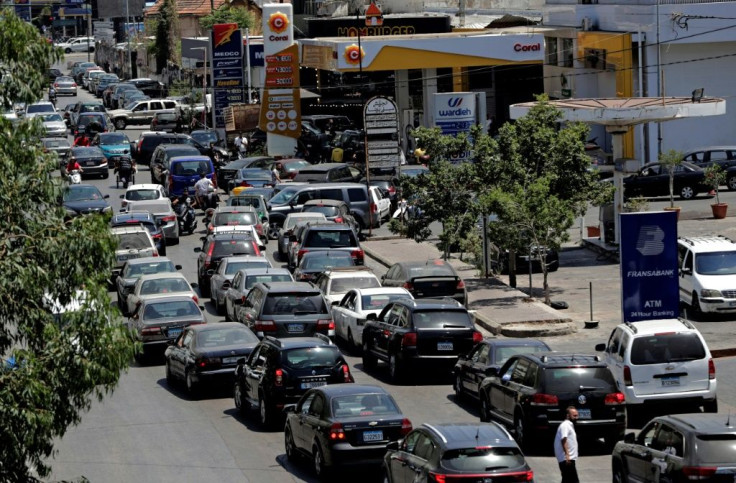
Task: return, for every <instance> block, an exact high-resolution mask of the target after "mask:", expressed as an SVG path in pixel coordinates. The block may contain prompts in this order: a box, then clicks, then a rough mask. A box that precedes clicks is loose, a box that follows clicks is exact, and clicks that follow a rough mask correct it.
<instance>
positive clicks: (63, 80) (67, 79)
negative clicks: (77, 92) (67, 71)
mask: <svg viewBox="0 0 736 483" xmlns="http://www.w3.org/2000/svg"><path fill="white" fill-rule="evenodd" d="M56 82H57V83H60V84H61V83H67V82H69V83H71V82H74V79H72V78H71V77H66V76H64V77H57V78H56Z"/></svg>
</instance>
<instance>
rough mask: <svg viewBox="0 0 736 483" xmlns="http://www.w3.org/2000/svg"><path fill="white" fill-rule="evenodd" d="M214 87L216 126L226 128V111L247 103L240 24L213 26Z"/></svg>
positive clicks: (211, 40) (211, 39)
mask: <svg viewBox="0 0 736 483" xmlns="http://www.w3.org/2000/svg"><path fill="white" fill-rule="evenodd" d="M210 45H211V49H212V61H211V69H212V74H211V76H212V87H213V90H214V107H215V127H216V128H224V127H225V108H226V107H227V106H229V105H231V104H242V103H244V102H245V92H244V87H245V82H244V80H243V35H242V32H241V31H240V29H239V28H238V24H236V23H224V24H215V25H213V26H212V32H211V35H210Z"/></svg>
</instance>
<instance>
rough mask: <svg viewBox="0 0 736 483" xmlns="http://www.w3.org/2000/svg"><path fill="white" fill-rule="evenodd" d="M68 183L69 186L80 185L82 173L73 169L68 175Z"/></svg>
mask: <svg viewBox="0 0 736 483" xmlns="http://www.w3.org/2000/svg"><path fill="white" fill-rule="evenodd" d="M69 182H70V183H71V184H80V183H81V182H82V172H81V171H79V170H78V169H73V170H72V171H71V172H70V173H69Z"/></svg>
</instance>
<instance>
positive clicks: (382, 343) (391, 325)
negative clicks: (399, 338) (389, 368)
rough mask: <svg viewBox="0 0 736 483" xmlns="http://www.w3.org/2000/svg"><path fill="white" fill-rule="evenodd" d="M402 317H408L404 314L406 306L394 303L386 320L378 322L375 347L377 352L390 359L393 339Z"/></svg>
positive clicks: (387, 313)
mask: <svg viewBox="0 0 736 483" xmlns="http://www.w3.org/2000/svg"><path fill="white" fill-rule="evenodd" d="M402 317H403V318H404V319H405V318H406V317H405V316H404V307H402V306H401V305H398V304H394V305H393V306H392V307H391V309H390V310H389V311H388V312H386V317H385V320H383V321H379V323H378V327H377V328H378V330H377V331H376V332H377V333H376V334H375V337H376V340H375V345H374V347H375V349H376V352H377V353H378V354H380V356H381V357H382V358H384V359H386V360H388V356H389V351H390V344H391V341H392V340H393V338H394V336H395V335H396V332H397V330H399V327H400V324H401V319H402Z"/></svg>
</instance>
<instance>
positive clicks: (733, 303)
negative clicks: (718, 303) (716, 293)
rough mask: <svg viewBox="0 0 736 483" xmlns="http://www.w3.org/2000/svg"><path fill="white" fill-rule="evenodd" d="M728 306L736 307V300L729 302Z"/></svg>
mask: <svg viewBox="0 0 736 483" xmlns="http://www.w3.org/2000/svg"><path fill="white" fill-rule="evenodd" d="M728 306H729V307H736V302H729V303H728Z"/></svg>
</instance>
